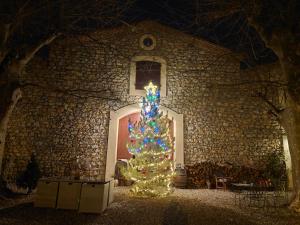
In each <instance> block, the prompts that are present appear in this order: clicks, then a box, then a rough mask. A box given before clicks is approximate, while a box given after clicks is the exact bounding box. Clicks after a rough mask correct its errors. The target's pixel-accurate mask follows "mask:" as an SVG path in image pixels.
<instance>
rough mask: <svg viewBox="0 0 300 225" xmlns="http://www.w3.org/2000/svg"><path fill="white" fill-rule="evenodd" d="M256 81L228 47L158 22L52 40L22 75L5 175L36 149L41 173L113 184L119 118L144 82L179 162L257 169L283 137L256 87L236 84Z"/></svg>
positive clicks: (135, 107) (132, 107)
mask: <svg viewBox="0 0 300 225" xmlns="http://www.w3.org/2000/svg"><path fill="white" fill-rule="evenodd" d="M146 67H148V68H150V69H149V70H150V71H152V72H147V71H146V72H145V71H144V70H143V68H146ZM143 71H144V72H143ZM252 78H253V77H247V76H245V75H244V74H243V73H241V71H240V63H239V60H238V58H237V56H236V55H235V54H234V53H233V52H231V51H230V50H227V49H224V48H222V47H220V46H216V45H214V44H212V43H209V42H207V41H205V40H201V39H200V38H197V37H193V36H190V35H188V34H185V33H182V32H180V31H178V30H175V29H172V28H170V27H166V26H163V25H161V24H158V23H156V22H151V21H144V22H140V23H138V24H137V25H136V26H121V27H117V28H110V29H106V30H102V31H98V32H94V33H91V34H89V35H83V36H76V37H65V38H61V39H58V40H57V41H55V42H53V44H51V45H50V46H49V47H48V48H47V49H44V50H43V51H41V52H40V53H39V54H38V55H37V56H36V57H35V59H34V60H33V61H32V62H31V64H30V65H29V66H28V67H27V69H26V72H24V73H23V74H22V77H21V80H23V82H24V83H25V84H27V85H26V86H25V88H24V97H23V99H22V100H21V101H20V102H19V103H18V105H17V107H16V109H15V110H14V112H13V115H12V118H11V120H10V123H9V129H8V135H7V142H6V149H5V156H4V159H3V160H4V167H3V174H4V176H6V178H7V179H14V177H15V176H16V174H18V172H20V171H21V170H23V169H24V167H25V166H26V164H27V162H28V160H29V158H30V155H31V153H33V152H34V153H35V154H36V156H37V159H38V162H39V164H40V167H41V170H42V174H43V175H44V176H66V177H73V176H77V175H80V176H88V177H97V178H100V179H103V178H105V177H106V178H109V177H111V176H112V175H113V173H114V166H115V163H116V159H117V149H118V144H117V143H118V132H119V120H120V119H122V118H124V117H126V116H129V115H131V114H134V113H137V112H139V111H140V108H139V104H138V103H139V102H140V100H141V95H143V91H142V90H140V89H139V88H140V87H139V85H140V86H141V85H142V84H143V82H146V81H147V79H148V80H149V79H151V80H153V79H154V80H155V81H156V82H157V83H158V84H159V85H160V89H161V95H162V99H161V105H162V110H163V111H164V112H165V113H168V116H169V117H170V118H173V121H174V122H173V123H174V127H173V128H174V131H173V133H174V136H175V140H176V141H175V145H176V154H175V160H176V163H181V164H194V163H197V162H201V161H212V162H220V163H224V162H229V163H232V164H239V165H246V166H251V167H257V166H260V165H262V164H263V163H264V159H265V156H266V155H267V154H268V152H270V151H278V152H281V151H282V150H283V147H282V146H283V144H282V132H281V129H280V126H279V125H278V123H277V122H276V121H275V120H274V119H273V118H272V117H271V116H269V115H268V114H267V111H268V108H267V106H266V105H265V103H264V102H262V101H259V100H258V99H257V98H254V97H253V94H254V93H255V91H256V90H257V89H258V88H259V86H258V85H256V86H254V85H250V86H249V85H238V84H239V83H243V82H244V81H245V80H248V79H252ZM235 84H236V85H235Z"/></svg>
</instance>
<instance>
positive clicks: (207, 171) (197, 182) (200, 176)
mask: <svg viewBox="0 0 300 225" xmlns="http://www.w3.org/2000/svg"><path fill="white" fill-rule="evenodd" d="M185 169H186V173H187V187H188V188H202V187H206V186H207V184H206V183H207V181H208V180H212V178H213V174H214V170H215V168H214V164H213V163H211V162H202V163H198V164H194V165H186V166H185Z"/></svg>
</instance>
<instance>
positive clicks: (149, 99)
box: [123, 82, 174, 197]
mask: <svg viewBox="0 0 300 225" xmlns="http://www.w3.org/2000/svg"><path fill="white" fill-rule="evenodd" d="M145 90H146V97H144V98H143V105H142V110H141V118H140V121H139V122H136V123H134V124H133V123H132V122H131V121H130V120H129V123H128V130H129V139H130V141H129V143H128V145H127V147H128V151H129V152H130V153H131V154H132V155H133V157H132V158H131V159H130V160H129V163H128V167H127V168H126V169H124V170H123V174H124V176H125V177H126V178H127V179H130V180H132V181H134V184H133V186H132V188H131V191H132V193H133V194H135V195H138V196H144V197H163V196H167V195H168V194H170V193H171V192H172V191H173V188H172V186H171V183H172V177H173V175H174V167H173V153H174V139H173V138H172V137H171V135H170V132H169V128H170V123H171V121H170V120H169V119H168V115H163V113H162V112H160V111H159V104H160V92H159V90H158V88H157V86H155V85H153V84H152V82H150V84H149V85H148V86H146V87H145Z"/></svg>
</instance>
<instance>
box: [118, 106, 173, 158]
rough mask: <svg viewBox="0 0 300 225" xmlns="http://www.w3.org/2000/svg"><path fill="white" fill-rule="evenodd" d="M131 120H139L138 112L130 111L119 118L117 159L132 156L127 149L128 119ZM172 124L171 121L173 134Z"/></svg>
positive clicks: (133, 121)
mask: <svg viewBox="0 0 300 225" xmlns="http://www.w3.org/2000/svg"><path fill="white" fill-rule="evenodd" d="M129 119H130V120H131V121H132V123H135V122H136V121H139V120H140V112H136V113H132V114H130V115H127V116H125V117H123V118H121V119H120V120H119V131H118V145H117V148H118V149H117V160H119V159H130V158H131V157H132V156H131V154H130V153H129V152H128V150H127V147H126V145H127V142H128V141H129V132H128V120H129ZM173 127H174V125H173V123H171V126H170V133H171V135H172V136H173V134H174V132H173V131H174V128H173Z"/></svg>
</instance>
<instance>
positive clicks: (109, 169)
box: [105, 104, 184, 179]
mask: <svg viewBox="0 0 300 225" xmlns="http://www.w3.org/2000/svg"><path fill="white" fill-rule="evenodd" d="M140 110H141V108H140V106H139V105H138V104H133V105H129V106H126V107H123V108H121V109H119V110H117V111H111V112H110V123H109V134H108V147H107V156H106V170H105V179H111V178H112V177H113V176H114V173H115V164H116V161H117V147H118V133H119V120H120V119H121V118H123V117H125V116H127V115H130V114H133V113H137V112H140ZM160 110H161V111H162V112H163V113H164V114H168V117H169V118H170V119H172V118H173V119H174V137H175V155H174V161H175V164H181V165H183V164H184V154H183V115H182V114H178V113H176V112H174V111H172V110H170V109H168V108H166V107H163V106H161V107H160Z"/></svg>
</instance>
